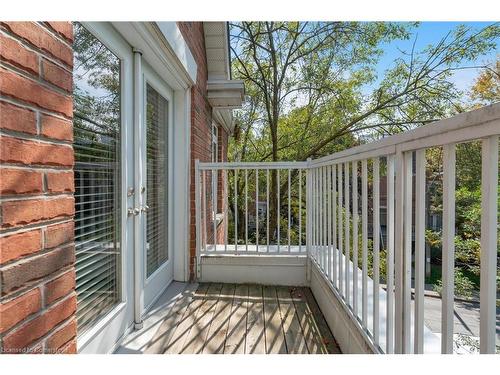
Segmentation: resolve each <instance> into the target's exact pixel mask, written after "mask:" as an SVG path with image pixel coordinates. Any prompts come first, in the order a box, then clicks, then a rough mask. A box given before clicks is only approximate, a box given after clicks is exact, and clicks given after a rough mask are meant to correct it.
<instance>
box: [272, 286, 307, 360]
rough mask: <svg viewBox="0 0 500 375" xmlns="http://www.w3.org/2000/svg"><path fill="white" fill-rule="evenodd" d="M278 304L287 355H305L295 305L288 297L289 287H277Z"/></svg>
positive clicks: (303, 341)
mask: <svg viewBox="0 0 500 375" xmlns="http://www.w3.org/2000/svg"><path fill="white" fill-rule="evenodd" d="M276 291H277V294H278V304H279V307H280V313H281V319H282V321H283V331H284V333H285V340H286V347H287V351H288V353H289V354H307V353H308V352H309V351H308V348H307V344H306V341H305V339H304V335H303V334H302V328H301V327H300V323H299V319H298V318H297V313H296V311H295V305H294V303H293V300H292V297H291V295H290V289H289V287H277V288H276Z"/></svg>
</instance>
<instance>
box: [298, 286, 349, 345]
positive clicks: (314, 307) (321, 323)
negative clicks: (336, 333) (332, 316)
mask: <svg viewBox="0 0 500 375" xmlns="http://www.w3.org/2000/svg"><path fill="white" fill-rule="evenodd" d="M300 289H301V290H302V294H303V296H304V297H305V298H306V301H307V305H308V306H309V309H310V310H311V313H312V314H313V317H314V321H315V322H316V325H317V327H318V330H319V334H320V336H321V341H322V342H323V344H324V345H325V346H326V350H327V352H328V353H329V354H341V353H342V352H341V351H340V346H339V344H338V343H337V341H336V340H335V338H334V337H333V335H332V331H330V327H328V323H327V322H326V320H325V317H324V316H323V313H322V312H321V310H320V308H319V306H318V303H317V302H316V299H315V298H314V296H313V294H312V292H311V289H309V288H304V287H302V288H300Z"/></svg>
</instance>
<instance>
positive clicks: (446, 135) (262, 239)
mask: <svg viewBox="0 0 500 375" xmlns="http://www.w3.org/2000/svg"><path fill="white" fill-rule="evenodd" d="M499 134H500V104H495V105H492V106H489V107H485V108H482V109H479V110H476V111H472V112H468V113H464V114H461V115H458V116H455V117H453V118H449V119H445V120H442V121H438V122H436V123H433V124H429V125H426V126H423V127H420V128H417V129H415V130H412V131H408V132H406V133H402V134H398V135H395V136H391V137H388V138H385V139H382V140H380V141H377V142H373V143H370V144H364V145H361V146H358V147H354V148H351V149H348V150H345V151H342V152H338V153H336V154H333V155H330V156H327V157H323V158H320V159H316V160H309V161H307V162H286V163H200V162H197V163H196V170H195V173H196V175H195V178H196V189H197V191H196V229H197V236H196V240H197V241H196V243H197V257H198V266H199V265H200V261H199V260H200V257H202V256H205V255H211V254H219V255H221V254H232V255H234V254H254V255H261V254H266V255H282V254H288V255H290V254H295V255H303V256H307V257H308V259H309V260H310V266H311V267H316V268H317V270H318V271H319V272H320V273H321V274H322V275H323V278H324V279H325V280H326V281H327V282H328V284H329V285H330V289H331V292H332V293H333V294H334V295H335V297H336V298H337V299H338V301H340V302H341V303H342V304H343V305H344V307H345V308H346V311H348V313H349V316H350V318H351V319H352V322H353V324H356V325H357V327H358V328H359V330H360V331H361V332H362V334H363V335H364V337H365V338H366V340H367V342H369V343H370V345H371V347H372V348H373V350H374V351H376V352H382V353H423V352H424V351H425V352H442V353H452V352H453V344H454V342H453V333H454V332H453V328H454V303H455V293H454V268H455V249H454V246H455V245H454V237H455V183H456V180H455V168H456V162H455V149H456V145H457V144H459V143H465V142H471V141H475V140H480V142H481V145H482V147H481V159H482V166H481V168H482V169H481V171H482V177H481V199H482V201H481V202H482V206H481V208H482V210H481V211H482V212H481V255H480V257H481V258H480V264H481V266H480V285H481V288H480V335H479V336H480V352H481V353H494V352H495V351H496V320H497V319H498V318H497V316H496V303H497V299H496V297H497V280H496V278H497V251H498V249H497V243H498V212H497V207H498V203H497V202H498V169H499V164H498V140H499V137H498V136H499ZM431 147H442V150H443V177H442V179H443V213H442V218H443V219H442V221H443V228H442V284H443V288H442V293H441V295H442V308H441V335H440V336H439V335H436V334H433V333H432V332H431V331H430V330H429V329H428V328H427V327H426V326H425V324H424V280H425V210H426V199H428V197H426V189H425V180H426V175H425V171H426V153H425V152H426V149H428V148H431ZM273 179H274V181H273ZM381 188H383V190H384V194H383V200H384V202H383V203H384V204H383V205H381V196H382V194H381ZM413 189H415V191H413ZM217 191H219V192H220V193H219V194H220V195H221V196H219V198H217V194H216V192H217ZM212 192H214V193H213V194H212ZM273 197H274V198H273ZM382 206H383V207H382ZM273 207H279V209H278V210H277V212H279V214H275V215H274V217H270V216H272V213H271V212H272V209H273ZM275 212H276V210H275ZM218 213H219V214H218ZM273 220H275V224H274V225H273V224H272V223H273ZM382 221H383V222H384V226H383V227H384V228H385V231H384V232H385V233H381V232H380V230H381V229H380V228H381V227H382V226H381V222H382ZM369 223H371V225H369ZM370 238H371V239H372V240H371V241H370V240H369V239H370ZM381 239H383V253H382V251H381V248H382V246H381ZM413 242H414V245H413ZM369 248H370V249H369ZM382 256H383V257H382ZM369 257H370V262H371V264H372V267H371V268H370V269H369V267H368V263H369ZM382 260H383V262H382ZM383 263H385V267H384V268H381V267H380V265H381V264H383ZM412 264H413V267H412ZM381 271H382V272H385V276H384V277H383V284H384V285H382V283H381V282H380V280H381V274H380V273H381ZM412 280H413V287H414V293H413V294H412ZM424 344H425V350H424Z"/></svg>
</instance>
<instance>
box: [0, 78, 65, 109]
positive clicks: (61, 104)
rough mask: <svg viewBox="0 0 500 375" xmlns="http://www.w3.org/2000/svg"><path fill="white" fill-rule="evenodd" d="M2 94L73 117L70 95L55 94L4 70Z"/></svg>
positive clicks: (0, 84)
mask: <svg viewBox="0 0 500 375" xmlns="http://www.w3.org/2000/svg"><path fill="white" fill-rule="evenodd" d="M0 92H1V93H2V94H3V95H7V96H11V97H14V98H16V99H19V100H23V101H25V102H26V103H30V104H33V105H36V106H38V107H41V108H45V109H48V110H50V111H54V112H57V113H60V114H62V115H64V116H66V117H68V118H71V117H72V116H73V100H72V98H71V96H70V95H62V94H59V93H57V92H54V91H53V90H50V89H48V88H47V87H45V86H43V85H41V84H40V83H38V82H36V81H32V80H31V79H28V78H26V77H23V76H21V75H19V74H17V73H15V72H12V71H10V70H7V69H3V68H1V69H0Z"/></svg>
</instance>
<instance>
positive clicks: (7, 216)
mask: <svg viewBox="0 0 500 375" xmlns="http://www.w3.org/2000/svg"><path fill="white" fill-rule="evenodd" d="M1 212H2V227H13V226H18V225H26V224H30V223H34V222H38V221H42V220H50V219H57V218H62V217H71V216H73V215H74V213H75V200H74V198H73V197H59V198H54V199H26V200H18V201H7V202H3V203H2V206H1Z"/></svg>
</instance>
